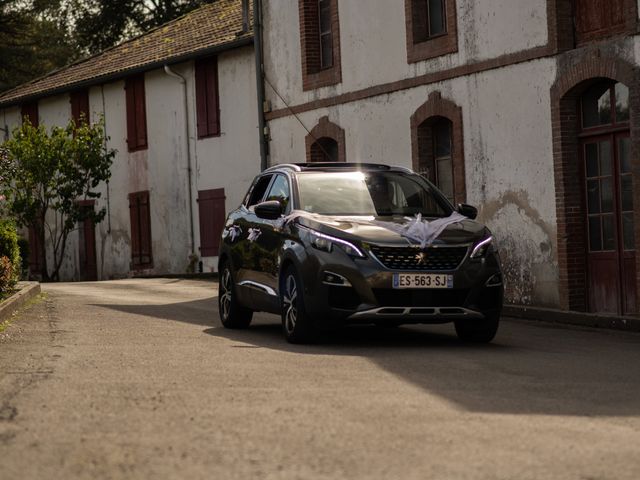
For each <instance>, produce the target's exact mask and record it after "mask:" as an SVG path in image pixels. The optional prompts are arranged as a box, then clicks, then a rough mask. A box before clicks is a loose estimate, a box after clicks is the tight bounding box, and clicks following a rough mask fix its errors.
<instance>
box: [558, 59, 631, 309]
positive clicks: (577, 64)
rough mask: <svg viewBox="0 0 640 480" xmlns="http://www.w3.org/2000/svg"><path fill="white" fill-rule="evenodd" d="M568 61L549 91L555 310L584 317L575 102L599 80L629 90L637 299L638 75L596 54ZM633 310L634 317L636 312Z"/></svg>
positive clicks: (581, 205)
mask: <svg viewBox="0 0 640 480" xmlns="http://www.w3.org/2000/svg"><path fill="white" fill-rule="evenodd" d="M571 56H572V59H571V60H572V61H571V62H567V65H565V66H562V65H559V70H558V74H557V77H556V81H555V83H554V84H553V86H552V88H551V117H552V128H553V163H554V176H555V189H556V215H557V228H558V240H557V242H558V243H557V251H558V270H559V280H560V282H559V290H560V302H561V307H562V308H563V309H565V310H576V311H586V310H587V309H588V298H587V232H586V220H585V219H586V213H585V207H584V200H583V196H584V194H583V190H582V189H583V187H582V172H581V167H580V162H579V161H578V159H579V158H580V155H579V151H578V146H579V142H578V132H579V117H578V102H579V99H580V96H581V95H582V94H583V93H584V92H585V90H586V89H587V88H589V87H590V86H591V85H593V84H594V83H596V82H600V81H602V80H605V79H610V80H614V81H617V82H620V83H623V84H625V85H626V86H627V87H629V104H630V109H631V122H630V130H631V132H630V135H631V158H632V172H633V184H634V192H633V202H634V206H635V208H634V221H635V246H636V252H638V254H636V277H637V278H636V289H637V292H638V296H636V298H640V288H639V287H640V208H638V206H640V188H639V187H640V74H639V69H638V68H637V67H635V66H634V65H632V64H630V63H628V62H627V61H626V60H623V59H622V58H618V57H611V56H604V55H602V54H601V52H600V51H599V50H598V49H580V50H577V51H574V52H571ZM638 307H639V306H638V305H636V312H637V311H638V310H639V308H638Z"/></svg>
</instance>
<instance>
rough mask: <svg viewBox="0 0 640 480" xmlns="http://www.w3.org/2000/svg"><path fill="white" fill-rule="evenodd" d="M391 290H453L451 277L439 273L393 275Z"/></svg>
mask: <svg viewBox="0 0 640 480" xmlns="http://www.w3.org/2000/svg"><path fill="white" fill-rule="evenodd" d="M393 288H453V275H446V274H441V273H394V274H393Z"/></svg>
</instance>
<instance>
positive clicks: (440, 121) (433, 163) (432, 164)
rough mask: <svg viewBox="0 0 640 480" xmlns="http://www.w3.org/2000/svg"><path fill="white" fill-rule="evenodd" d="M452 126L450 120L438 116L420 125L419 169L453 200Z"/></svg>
mask: <svg viewBox="0 0 640 480" xmlns="http://www.w3.org/2000/svg"><path fill="white" fill-rule="evenodd" d="M452 126H453V125H452V123H451V121H450V120H448V119H446V118H443V117H437V118H435V119H429V120H427V121H426V122H424V123H423V124H422V125H420V126H419V127H418V150H419V157H418V158H419V163H418V170H419V172H420V174H421V175H423V176H424V177H425V178H427V179H429V180H430V181H431V182H432V183H434V184H435V185H436V186H437V187H438V188H439V189H440V191H442V193H443V194H444V195H445V197H447V198H448V199H449V201H451V202H453V201H454V198H455V189H454V176H453V148H452V138H451V137H452V133H451V132H452Z"/></svg>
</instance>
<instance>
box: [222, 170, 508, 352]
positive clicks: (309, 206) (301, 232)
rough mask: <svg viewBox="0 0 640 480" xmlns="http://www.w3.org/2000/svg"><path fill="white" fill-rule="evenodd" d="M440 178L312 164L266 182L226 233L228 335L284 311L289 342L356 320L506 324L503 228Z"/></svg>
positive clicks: (484, 335)
mask: <svg viewBox="0 0 640 480" xmlns="http://www.w3.org/2000/svg"><path fill="white" fill-rule="evenodd" d="M476 215H477V210H476V209H475V208H474V207H471V206H469V205H464V204H462V205H458V206H457V207H454V206H453V205H452V204H451V203H450V202H449V201H448V200H447V199H446V198H445V197H444V195H443V194H442V193H441V192H440V191H439V190H438V189H437V188H436V187H435V186H434V185H433V184H431V183H430V182H429V181H428V180H426V179H424V178H423V177H422V176H420V175H417V174H415V173H413V172H412V171H410V170H408V169H405V168H400V167H390V166H387V165H376V164H348V163H312V164H286V165H278V166H275V167H272V168H270V169H268V170H266V171H264V172H263V173H261V174H260V175H258V177H256V179H255V180H254V182H253V184H252V185H251V188H250V189H249V192H248V193H247V195H246V197H245V199H244V201H243V203H242V205H240V207H239V208H238V209H236V210H234V211H233V212H231V213H230V214H229V217H228V218H227V221H226V224H225V228H224V230H223V233H222V242H221V244H222V248H221V253H220V263H219V272H220V285H219V297H218V299H219V307H220V308H219V310H220V318H221V321H222V324H223V325H224V326H225V327H227V328H245V327H248V326H249V324H250V323H251V317H252V314H253V312H255V311H265V312H270V313H275V314H279V315H281V317H282V327H283V332H284V335H285V337H286V339H287V340H288V341H289V342H292V343H302V342H309V341H313V340H314V339H316V337H317V333H318V330H321V329H330V328H333V327H337V326H340V325H344V324H347V323H374V324H378V325H386V326H395V325H400V324H406V323H446V322H454V323H455V328H456V332H457V334H458V336H459V337H460V338H461V339H463V340H465V341H473V342H489V341H491V340H492V339H493V338H494V336H495V334H496V331H497V329H498V322H499V318H500V311H501V309H502V300H503V285H502V274H501V271H500V261H499V258H498V253H497V251H496V248H495V243H494V241H493V238H492V236H491V232H490V231H489V230H488V229H487V228H486V227H485V226H484V225H482V224H480V223H478V222H476V221H475V220H474V219H475V217H476Z"/></svg>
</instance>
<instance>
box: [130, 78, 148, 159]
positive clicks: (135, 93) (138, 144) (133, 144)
mask: <svg viewBox="0 0 640 480" xmlns="http://www.w3.org/2000/svg"><path fill="white" fill-rule="evenodd" d="M125 90H126V96H127V145H128V147H129V151H130V152H131V151H134V150H142V149H145V148H147V114H146V107H145V92H144V75H138V76H136V77H129V78H127V80H126V82H125Z"/></svg>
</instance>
